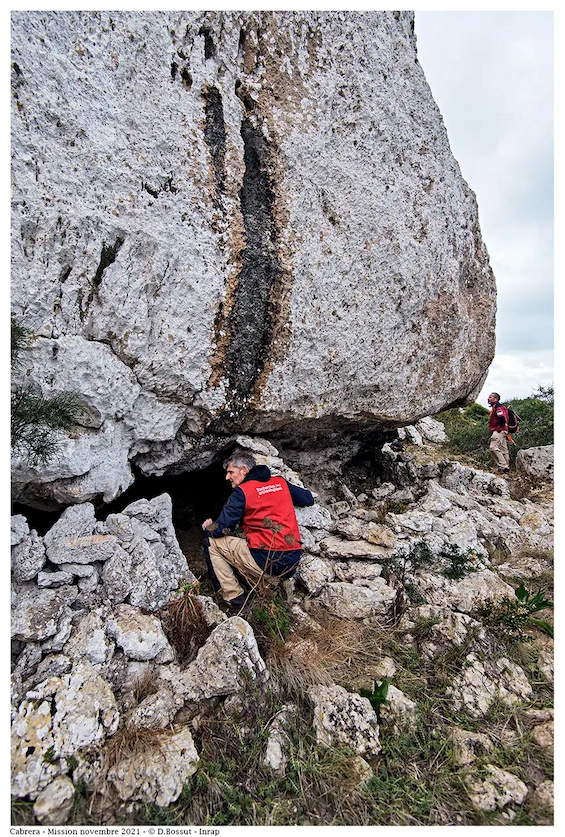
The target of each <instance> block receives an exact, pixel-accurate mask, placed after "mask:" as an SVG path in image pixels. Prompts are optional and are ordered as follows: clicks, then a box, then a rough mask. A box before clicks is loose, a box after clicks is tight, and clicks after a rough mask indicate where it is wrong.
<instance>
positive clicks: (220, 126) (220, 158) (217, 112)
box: [204, 87, 226, 195]
mask: <svg viewBox="0 0 565 837" xmlns="http://www.w3.org/2000/svg"><path fill="white" fill-rule="evenodd" d="M204 95H205V97H206V105H205V108H204V111H205V115H206V124H205V127H204V139H205V141H206V144H207V146H208V148H209V149H210V154H211V156H212V165H213V166H214V176H215V179H216V191H217V193H218V195H219V194H220V193H222V192H223V191H224V187H225V179H226V160H225V158H226V126H225V122H224V108H223V105H222V97H221V96H220V93H219V91H218V89H217V88H216V87H209V88H208V90H207V91H206V92H205V94H204Z"/></svg>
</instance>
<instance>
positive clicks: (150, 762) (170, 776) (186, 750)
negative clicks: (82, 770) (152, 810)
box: [107, 727, 200, 808]
mask: <svg viewBox="0 0 565 837" xmlns="http://www.w3.org/2000/svg"><path fill="white" fill-rule="evenodd" d="M199 761H200V759H199V756H198V753H197V752H196V747H195V746H194V741H193V740H192V735H191V734H190V730H189V729H188V727H182V728H181V729H180V730H179V731H178V732H174V733H172V734H166V733H163V732H159V733H156V734H155V736H154V738H153V740H152V741H151V743H150V744H147V746H146V747H145V748H144V749H143V750H141V751H140V752H136V753H135V754H134V755H132V756H129V757H126V758H123V759H122V760H121V761H119V762H118V764H116V765H115V766H114V767H112V768H111V769H110V770H109V771H108V775H107V779H108V781H109V782H111V783H112V785H113V786H114V788H115V789H116V791H117V793H118V796H119V797H120V799H122V800H123V801H124V802H130V801H133V800H139V801H141V802H146V803H154V804H155V805H158V806H159V807H160V808H166V807H167V806H168V805H170V804H171V803H172V802H174V801H175V800H176V799H178V797H179V796H180V794H181V791H182V789H183V787H184V785H185V783H186V781H187V779H188V778H189V777H190V776H192V774H193V773H195V772H196V770H197V769H198V763H199Z"/></svg>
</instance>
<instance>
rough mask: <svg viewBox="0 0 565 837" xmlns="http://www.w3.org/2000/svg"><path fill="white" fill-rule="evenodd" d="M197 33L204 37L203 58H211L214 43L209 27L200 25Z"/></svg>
mask: <svg viewBox="0 0 565 837" xmlns="http://www.w3.org/2000/svg"><path fill="white" fill-rule="evenodd" d="M198 34H199V35H201V36H203V37H204V58H205V60H206V61H208V59H210V58H213V57H214V56H215V54H216V45H215V44H214V41H213V38H212V32H211V31H210V29H207V28H206V27H205V26H202V27H201V28H200V31H199V32H198Z"/></svg>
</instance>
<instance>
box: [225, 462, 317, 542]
mask: <svg viewBox="0 0 565 837" xmlns="http://www.w3.org/2000/svg"><path fill="white" fill-rule="evenodd" d="M239 487H240V488H241V490H242V491H243V493H244V494H245V512H244V515H243V518H242V521H241V528H242V529H243V531H244V533H245V537H246V538H247V543H248V545H249V547H250V549H268V550H273V551H275V550H276V551H277V552H278V551H287V550H290V549H300V548H301V547H302V544H301V543H300V532H299V530H298V523H297V520H296V515H295V513H294V505H293V502H292V497H291V496H290V491H289V490H288V485H287V484H286V481H285V480H284V479H283V478H282V477H271V478H270V479H269V480H268V481H267V482H260V481H259V480H246V481H245V482H242V483H241V484H240V486H239Z"/></svg>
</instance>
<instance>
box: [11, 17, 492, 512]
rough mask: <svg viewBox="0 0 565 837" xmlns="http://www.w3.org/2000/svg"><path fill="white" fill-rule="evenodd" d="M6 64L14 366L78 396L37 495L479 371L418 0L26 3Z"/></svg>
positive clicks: (351, 423)
mask: <svg viewBox="0 0 565 837" xmlns="http://www.w3.org/2000/svg"><path fill="white" fill-rule="evenodd" d="M12 81H13V118H12V125H13V139H12V151H13V168H12V171H13V214H12V254H13V276H12V306H13V310H14V311H15V313H16V314H17V315H18V316H20V317H21V318H22V321H23V322H24V324H25V325H27V326H28V327H30V328H31V329H33V331H34V332H35V334H36V335H37V340H36V341H35V344H34V347H33V350H32V351H31V353H30V355H29V361H30V362H29V366H28V369H27V370H26V374H25V378H26V381H27V382H28V384H29V385H30V386H31V387H32V388H35V390H37V391H41V392H42V393H43V394H44V395H51V394H54V393H57V392H60V391H62V390H65V389H69V388H70V389H74V390H77V391H79V392H80V393H81V394H82V396H83V398H84V401H85V404H86V410H85V414H84V417H83V420H82V426H81V427H80V428H79V429H78V430H77V433H76V434H75V435H74V436H73V437H72V438H70V439H65V440H63V443H62V447H61V451H60V456H59V457H58V458H57V461H56V463H55V462H53V463H52V464H51V465H50V466H49V467H48V468H46V469H30V468H27V467H25V465H24V464H22V463H16V470H15V475H14V485H15V488H16V491H17V492H19V494H20V496H21V497H22V499H25V501H26V502H28V503H32V504H34V505H36V506H40V507H41V505H43V506H44V507H48V506H49V504H51V506H52V507H54V506H56V505H57V504H59V506H64V505H66V504H67V503H71V502H79V503H80V502H85V501H88V500H96V501H97V502H98V501H99V500H101V499H103V501H104V502H108V501H110V500H111V499H112V498H114V497H116V496H118V495H119V493H120V492H121V491H123V490H124V489H125V488H126V487H127V486H128V485H130V484H131V482H132V480H133V477H132V471H131V466H132V464H136V465H138V466H139V467H141V468H142V469H143V470H144V472H145V473H163V469H167V468H172V467H179V464H180V465H182V467H184V468H185V469H195V468H197V467H200V466H201V463H202V459H203V457H205V456H206V455H209V457H210V458H211V457H212V455H213V453H215V452H216V451H217V449H218V448H219V447H220V446H221V444H222V443H223V437H225V435H226V434H230V433H234V432H235V433H237V432H252V433H263V434H266V433H273V432H274V431H275V430H276V429H284V428H286V427H291V428H292V433H293V434H294V436H295V437H298V436H300V435H302V436H308V437H312V436H313V435H316V434H317V433H320V432H323V433H328V432H330V431H332V430H333V429H338V430H339V432H341V433H343V432H344V431H345V430H347V429H348V428H349V429H352V428H353V429H359V428H370V429H371V430H375V428H381V429H386V428H394V427H395V426H398V425H402V424H407V423H410V422H413V421H415V420H416V419H418V418H420V417H421V416H425V415H428V414H430V413H431V414H433V413H437V412H438V411H440V410H441V409H443V408H445V407H447V406H448V405H450V404H453V403H464V402H465V401H466V400H467V399H470V398H472V397H473V395H474V394H476V392H477V391H478V390H479V388H480V386H481V383H482V381H483V379H484V376H485V374H486V370H487V369H488V366H489V364H490V362H491V360H492V357H493V354H494V316H495V287H494V278H493V275H492V271H491V269H490V266H489V262H488V256H487V253H486V250H485V247H484V245H483V243H482V240H481V235H480V229H479V224H478V217H477V206H476V201H475V197H474V195H473V193H472V192H471V190H470V189H469V187H468V186H467V184H466V183H465V182H464V181H463V179H462V177H461V174H460V171H459V167H458V165H457V163H456V161H455V160H454V158H453V156H452V154H451V151H450V149H449V144H448V140H447V135H446V131H445V128H444V125H443V122H442V119H441V115H440V113H439V111H438V109H437V107H436V105H435V103H434V101H433V99H432V96H431V93H430V90H429V88H428V85H427V83H426V80H425V78H424V74H423V72H422V69H421V67H420V65H419V64H418V60H417V51H416V38H415V34H414V16H413V14H412V13H411V12H389V11H383V12H376V11H371V12H315V11H295V12H232V11H224V12H220V11H215V12H202V13H199V12H188V11H184V12H172V11H171V12H165V11H159V12H147V11H145V12H134V11H129V12H128V11H97V12H95V11H82V12H78V11H77V12H74V11H52V12H41V11H38V12H34V11H19V12H14V13H13V15H12ZM399 370H401V374H402V382H403V383H402V386H401V387H399V386H398V372H399Z"/></svg>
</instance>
